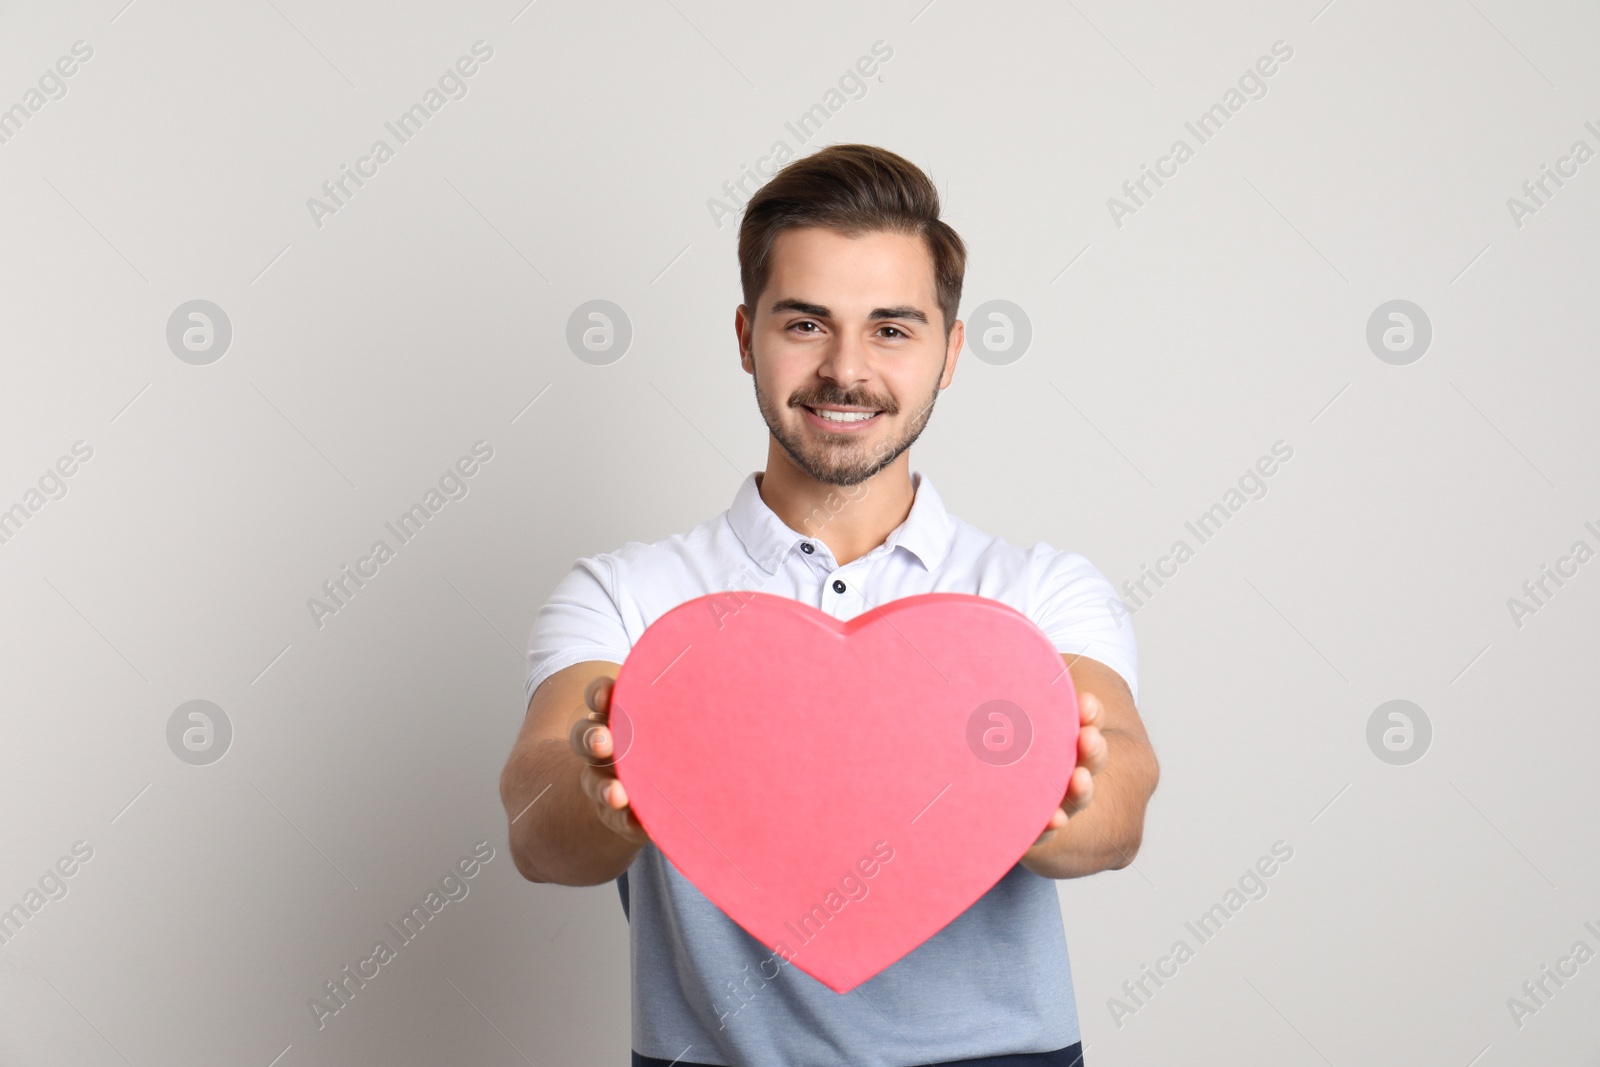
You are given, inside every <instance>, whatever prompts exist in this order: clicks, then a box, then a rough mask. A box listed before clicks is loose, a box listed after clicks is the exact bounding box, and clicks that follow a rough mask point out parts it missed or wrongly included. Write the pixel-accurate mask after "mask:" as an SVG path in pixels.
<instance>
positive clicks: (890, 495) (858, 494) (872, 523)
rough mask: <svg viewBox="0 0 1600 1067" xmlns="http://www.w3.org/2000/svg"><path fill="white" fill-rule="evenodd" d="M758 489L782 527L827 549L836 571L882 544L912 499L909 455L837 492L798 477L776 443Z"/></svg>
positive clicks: (759, 477)
mask: <svg viewBox="0 0 1600 1067" xmlns="http://www.w3.org/2000/svg"><path fill="white" fill-rule="evenodd" d="M756 489H757V491H758V492H759V493H760V494H761V499H762V501H763V502H764V503H765V504H766V505H767V507H769V508H771V509H772V512H773V514H775V515H777V516H778V518H780V519H782V520H783V523H784V525H786V526H788V527H789V528H790V529H792V530H797V531H799V532H800V533H803V534H805V535H807V536H808V537H811V538H813V539H814V540H818V541H821V542H822V543H823V544H825V545H827V546H828V551H830V552H832V553H833V558H834V559H835V560H837V561H838V563H839V565H840V566H844V565H845V564H846V563H849V562H851V561H852V560H855V559H859V558H860V557H862V556H864V555H866V554H867V553H868V552H871V551H872V550H873V549H874V548H877V547H878V546H879V545H881V544H883V542H884V541H885V540H886V539H887V538H888V536H889V534H890V533H891V532H893V530H894V528H895V527H897V526H899V525H900V524H901V523H903V522H905V521H906V516H908V515H910V514H911V504H912V502H913V501H914V500H915V499H916V489H915V488H914V487H913V486H912V484H911V452H910V450H909V449H908V450H906V451H904V452H902V453H900V455H898V456H896V457H895V460H894V462H893V463H890V464H889V465H888V466H887V467H885V468H883V469H882V470H881V471H879V472H878V473H877V474H874V475H873V476H872V477H871V478H868V479H867V480H866V481H864V482H860V483H858V484H856V485H850V486H840V485H829V484H828V483H826V482H819V481H817V480H816V479H815V478H813V477H811V476H810V475H809V474H807V473H806V472H805V471H802V470H801V469H800V468H799V467H797V466H795V465H794V461H793V460H791V459H790V458H789V454H788V453H787V452H785V451H784V450H783V448H782V447H781V446H780V445H779V444H778V442H777V441H775V440H772V441H769V447H768V450H767V467H766V470H764V471H763V472H762V473H760V474H758V475H757V476H756Z"/></svg>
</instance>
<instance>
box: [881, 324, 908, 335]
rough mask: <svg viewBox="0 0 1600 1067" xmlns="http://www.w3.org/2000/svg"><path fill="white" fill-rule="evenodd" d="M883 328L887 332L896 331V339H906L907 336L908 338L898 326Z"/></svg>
mask: <svg viewBox="0 0 1600 1067" xmlns="http://www.w3.org/2000/svg"><path fill="white" fill-rule="evenodd" d="M882 328H883V329H885V330H893V331H894V335H895V336H896V337H905V336H907V334H906V333H905V331H903V330H901V329H900V327H898V326H884V327H882Z"/></svg>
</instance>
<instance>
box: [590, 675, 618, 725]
mask: <svg viewBox="0 0 1600 1067" xmlns="http://www.w3.org/2000/svg"><path fill="white" fill-rule="evenodd" d="M614 683H615V679H613V678H608V677H606V676H604V675H602V676H600V677H599V678H594V679H591V680H590V682H589V684H588V685H587V686H586V687H585V688H584V690H583V702H584V704H586V705H588V707H589V708H590V709H592V710H594V711H597V712H599V713H600V714H601V715H602V716H604V715H607V714H609V713H610V710H611V689H612V686H613V684H614Z"/></svg>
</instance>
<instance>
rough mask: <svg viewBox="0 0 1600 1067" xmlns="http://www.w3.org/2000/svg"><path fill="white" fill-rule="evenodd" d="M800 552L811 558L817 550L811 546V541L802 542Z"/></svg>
mask: <svg viewBox="0 0 1600 1067" xmlns="http://www.w3.org/2000/svg"><path fill="white" fill-rule="evenodd" d="M800 551H802V552H804V553H805V554H806V555H808V556H809V555H811V553H813V552H815V551H816V548H815V547H814V546H813V545H812V544H811V542H810V541H801V542H800Z"/></svg>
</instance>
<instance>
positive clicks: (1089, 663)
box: [1020, 653, 1161, 878]
mask: <svg viewBox="0 0 1600 1067" xmlns="http://www.w3.org/2000/svg"><path fill="white" fill-rule="evenodd" d="M1061 658H1062V660H1063V661H1064V662H1065V663H1066V665H1067V670H1068V671H1069V672H1070V673H1071V675H1072V684H1073V686H1074V687H1075V688H1076V689H1077V691H1078V704H1079V714H1080V719H1079V721H1080V723H1081V727H1080V729H1079V731H1078V765H1077V767H1076V768H1074V769H1073V772H1072V777H1071V779H1070V780H1069V783H1068V786H1067V793H1066V796H1065V798H1064V799H1063V801H1062V805H1061V807H1060V808H1058V809H1056V811H1055V812H1053V813H1052V814H1051V817H1050V823H1049V825H1048V826H1047V827H1046V828H1045V831H1044V833H1042V834H1040V835H1039V839H1038V840H1037V841H1036V842H1035V843H1034V844H1033V846H1032V847H1031V848H1029V849H1028V851H1027V852H1026V853H1024V854H1023V856H1022V859H1021V861H1020V862H1021V863H1022V865H1023V866H1024V867H1026V868H1028V869H1029V870H1030V871H1033V872H1034V873H1035V874H1040V875H1043V876H1044V877H1046V878H1080V877H1082V876H1083V875H1086V874H1095V873H1097V872H1099V871H1104V870H1108V869H1110V870H1115V869H1120V868H1122V867H1126V866H1127V865H1128V864H1130V863H1132V862H1133V857H1134V855H1135V854H1136V853H1137V852H1138V851H1139V842H1140V841H1141V840H1142V838H1143V836H1144V812H1145V807H1146V805H1148V804H1149V802H1150V795H1151V794H1152V793H1154V792H1155V789H1156V783H1157V781H1159V779H1160V777H1161V768H1160V765H1159V764H1158V763H1157V762H1156V754H1155V750H1154V749H1153V748H1151V747H1150V738H1149V736H1148V735H1147V734H1146V733H1145V729H1144V722H1143V721H1142V720H1141V719H1140V718H1139V712H1138V709H1136V708H1135V707H1134V706H1133V694H1132V693H1130V692H1129V691H1128V685H1127V683H1126V682H1124V681H1123V680H1122V676H1121V675H1120V674H1118V673H1117V672H1116V671H1114V670H1112V669H1111V668H1110V667H1107V666H1106V665H1105V664H1104V663H1101V662H1100V661H1098V660H1093V659H1089V658H1088V657H1087V656H1081V655H1074V654H1071V653H1063V654H1062V656H1061Z"/></svg>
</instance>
